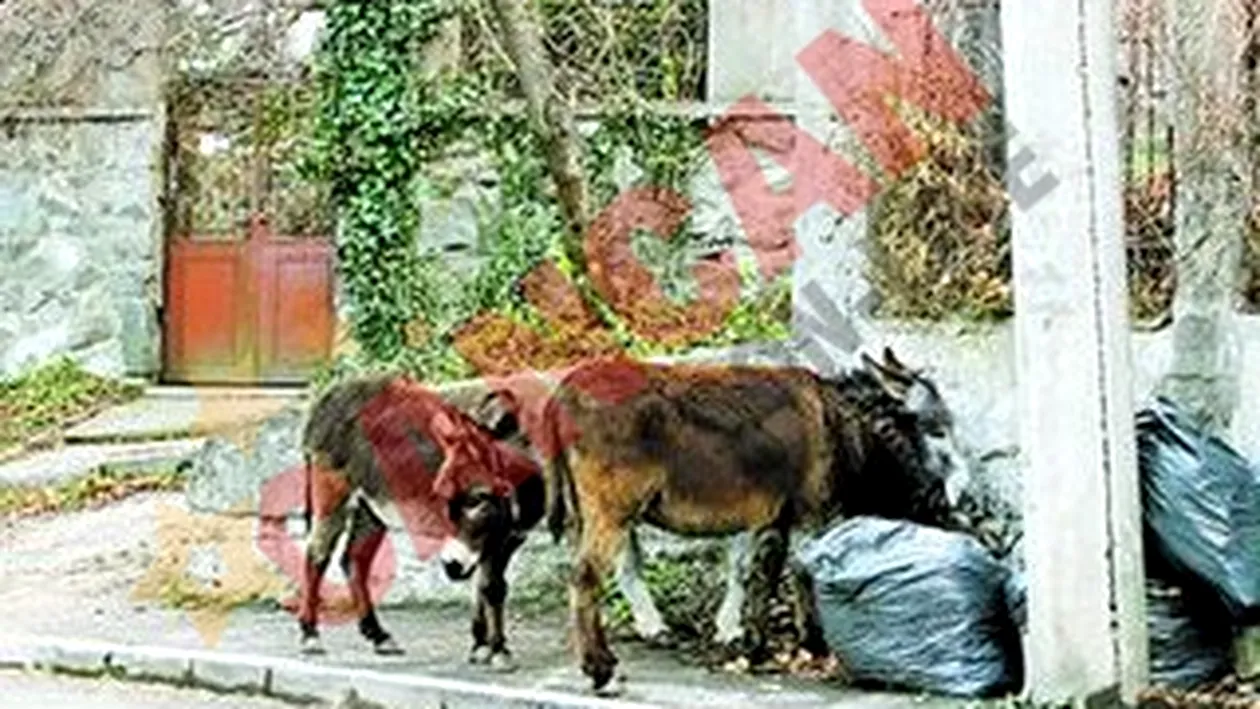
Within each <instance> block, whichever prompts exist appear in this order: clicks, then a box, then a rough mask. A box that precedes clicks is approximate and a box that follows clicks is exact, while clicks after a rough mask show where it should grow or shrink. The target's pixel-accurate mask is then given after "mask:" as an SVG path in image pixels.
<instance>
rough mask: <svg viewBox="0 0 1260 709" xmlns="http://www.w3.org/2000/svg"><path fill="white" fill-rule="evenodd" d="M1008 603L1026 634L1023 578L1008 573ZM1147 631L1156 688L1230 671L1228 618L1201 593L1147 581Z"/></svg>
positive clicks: (1203, 681) (1207, 680)
mask: <svg viewBox="0 0 1260 709" xmlns="http://www.w3.org/2000/svg"><path fill="white" fill-rule="evenodd" d="M1157 573H1158V572H1157ZM1006 598H1007V605H1008V607H1010V608H1011V609H1012V613H1013V615H1014V617H1015V620H1016V623H1017V624H1018V626H1019V627H1020V629H1021V630H1023V629H1025V628H1026V624H1027V614H1026V612H1025V610H1024V609H1025V608H1026V607H1027V586H1026V585H1025V583H1024V577H1023V574H1020V573H1019V572H1015V571H1013V572H1012V573H1011V575H1010V577H1009V580H1008V582H1007V585H1006ZM1146 628H1147V633H1148V636H1149V638H1150V647H1149V658H1150V668H1151V682H1152V683H1153V684H1154V685H1157V686H1163V687H1171V688H1175V689H1194V688H1197V687H1201V686H1204V685H1208V684H1211V683H1213V682H1216V681H1218V680H1220V679H1222V678H1224V677H1225V676H1227V675H1228V674H1229V673H1230V672H1231V671H1232V670H1233V664H1232V654H1231V646H1232V642H1233V630H1232V627H1231V625H1230V622H1229V618H1228V616H1227V615H1226V613H1225V611H1224V609H1222V608H1221V607H1220V604H1219V603H1218V602H1217V600H1216V598H1215V597H1214V596H1212V595H1211V594H1210V592H1208V591H1205V590H1204V589H1202V588H1197V589H1196V588H1194V587H1184V588H1183V587H1180V586H1177V585H1174V584H1173V583H1170V582H1168V581H1164V580H1162V579H1160V578H1158V577H1156V576H1149V575H1148V577H1147V579H1146Z"/></svg>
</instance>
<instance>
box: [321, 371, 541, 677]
mask: <svg viewBox="0 0 1260 709" xmlns="http://www.w3.org/2000/svg"><path fill="white" fill-rule="evenodd" d="M504 406H505V404H504V402H501V401H499V400H498V395H497V394H494V393H491V394H490V395H488V396H487V397H486V398H485V399H483V400H482V402H481V407H480V409H479V410H478V411H477V412H476V413H475V414H474V416H468V415H465V414H463V413H461V412H460V411H459V410H458V409H456V408H455V407H453V406H451V405H450V404H449V403H447V402H446V401H444V400H443V399H442V398H440V397H439V396H438V395H437V394H435V393H433V392H431V391H429V390H428V389H426V388H424V387H423V386H421V385H420V384H418V383H416V382H413V381H410V380H407V379H405V378H396V377H373V378H365V379H356V380H351V381H348V382H343V383H340V384H337V385H335V386H333V387H331V388H330V389H329V390H328V391H327V392H325V393H324V394H323V395H322V396H321V397H320V398H319V400H318V401H316V402H315V404H314V406H313V407H312V409H311V412H310V415H309V418H308V421H307V424H306V428H305V430H304V432H303V448H304V453H305V456H306V462H307V465H306V468H307V478H308V484H307V510H308V528H309V533H308V543H307V547H306V552H305V556H306V570H305V574H304V576H303V579H302V580H303V583H302V593H301V601H300V608H299V613H298V619H299V626H300V629H301V634H302V638H301V640H302V650H303V652H304V653H321V652H323V648H322V646H321V644H320V642H319V632H318V629H317V620H318V609H319V606H320V599H319V588H320V583H321V581H322V579H323V576H324V573H325V571H326V570H327V567H328V564H329V562H330V561H331V557H332V552H333V550H334V547H335V545H336V543H337V541H338V539H339V538H341V537H342V536H343V535H345V536H347V537H348V539H347V543H346V550H345V555H344V557H343V560H342V566H343V569H344V570H345V573H346V576H347V580H348V582H349V587H350V595H351V599H352V601H353V603H354V606H355V612H356V615H357V617H358V619H359V630H360V632H361V633H362V635H363V636H364V637H365V638H366V639H367V640H368V641H370V642H371V643H372V645H373V647H374V649H375V650H376V652H378V653H381V654H397V653H400V652H402V650H401V648H400V647H399V646H398V644H397V643H396V642H395V641H394V640H393V638H392V637H391V636H390V634H389V633H388V632H386V631H385V629H384V628H383V627H382V626H381V624H380V621H379V620H378V618H377V616H376V613H375V610H374V609H373V607H372V603H371V598H370V596H369V589H368V576H369V572H370V570H371V566H372V562H373V561H374V560H375V558H376V555H377V554H378V552H379V551H380V548H381V545H382V543H383V542H384V540H385V535H386V533H387V525H386V523H387V522H390V523H392V525H391V526H394V527H395V528H398V527H402V528H405V529H406V530H407V531H408V533H409V535H410V536H411V539H412V542H413V543H415V544H417V545H421V546H423V545H425V544H428V545H429V549H428V550H427V551H432V552H437V553H438V555H439V558H440V559H441V560H442V562H443V565H444V568H445V570H446V573H447V576H448V577H450V578H451V579H452V580H464V579H466V578H468V577H469V576H471V575H473V572H474V570H475V572H476V579H475V580H474V583H473V586H474V592H475V598H474V611H473V620H472V635H473V650H472V653H471V654H470V656H469V660H470V661H472V662H478V663H487V664H490V665H492V666H494V667H496V668H499V669H511V667H512V663H511V657H510V653H509V652H508V650H507V646H506V639H505V637H504V623H503V606H504V601H505V598H506V596H507V581H506V579H505V577H504V573H505V571H506V569H507V566H508V564H509V563H510V561H511V559H512V556H513V554H514V552H515V551H516V550H517V548H518V547H519V546H520V545H521V543H522V542H523V541H524V539H525V534H526V532H527V531H528V530H529V529H530V528H532V527H534V526H535V525H536V524H537V523H538V522H539V521H540V520H541V519H542V516H543V502H544V494H543V480H542V476H541V471H540V470H539V467H538V466H537V464H536V463H535V462H534V461H533V459H532V458H530V457H529V456H528V454H527V451H528V450H529V448H528V443H527V442H526V440H525V438H524V436H523V434H521V432H520V431H519V430H518V428H517V422H516V419H515V417H514V416H512V415H511V413H510V411H508V410H506V409H505V408H504ZM312 513H313V516H314V519H313V523H312V520H311V514H312ZM422 555H427V553H426V554H422Z"/></svg>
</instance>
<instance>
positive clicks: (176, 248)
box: [165, 218, 334, 384]
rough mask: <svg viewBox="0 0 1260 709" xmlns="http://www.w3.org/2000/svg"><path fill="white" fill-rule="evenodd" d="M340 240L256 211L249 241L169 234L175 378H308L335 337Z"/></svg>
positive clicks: (169, 371)
mask: <svg viewBox="0 0 1260 709" xmlns="http://www.w3.org/2000/svg"><path fill="white" fill-rule="evenodd" d="M332 258H333V249H332V245H331V244H330V243H329V242H328V241H326V240H317V239H310V238H302V239H284V238H278V237H276V236H275V235H273V234H272V233H271V230H270V229H269V228H268V226H267V224H266V222H265V221H264V220H263V219H261V218H255V219H254V220H253V221H252V223H251V225H250V229H249V232H248V237H247V238H245V239H243V240H230V241H224V240H219V241H201V240H197V239H195V238H191V237H187V236H185V237H179V238H174V239H172V240H170V241H169V242H168V249H167V275H166V308H165V330H166V333H165V335H166V337H165V339H166V363H165V364H166V366H165V372H166V377H165V378H166V379H167V380H168V381H174V382H188V383H267V384H281V383H300V382H304V381H305V380H306V379H307V378H309V377H310V375H311V374H312V373H313V371H314V370H315V368H316V367H318V366H319V365H320V363H322V362H324V361H326V360H327V358H328V357H329V354H330V352H331V349H332V340H333V327H334V317H333V298H332V291H333V287H332V283H333V281H332V279H333V271H332Z"/></svg>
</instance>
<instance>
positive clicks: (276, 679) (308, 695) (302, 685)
mask: <svg viewBox="0 0 1260 709" xmlns="http://www.w3.org/2000/svg"><path fill="white" fill-rule="evenodd" d="M351 673H352V671H351V670H345V669H341V668H336V667H322V666H319V665H315V664H309V663H305V662H297V661H294V660H282V659H277V660H274V661H273V662H272V663H271V682H270V684H269V686H268V688H267V693H268V694H270V695H272V696H276V697H282V698H285V699H296V700H301V699H313V700H316V701H323V702H328V703H333V704H335V703H336V702H339V701H341V699H342V698H343V697H345V696H346V694H347V693H348V691H349V690H350V688H351V681H350V678H349V675H350V674H351Z"/></svg>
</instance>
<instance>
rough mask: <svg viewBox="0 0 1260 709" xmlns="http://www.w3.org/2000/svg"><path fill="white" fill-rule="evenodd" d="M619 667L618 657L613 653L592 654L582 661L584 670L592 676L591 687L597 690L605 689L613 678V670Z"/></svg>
mask: <svg viewBox="0 0 1260 709" xmlns="http://www.w3.org/2000/svg"><path fill="white" fill-rule="evenodd" d="M616 667H617V658H615V657H613V656H612V653H597V654H591V655H588V656H587V657H586V659H584V660H583V661H582V672H583V673H584V674H585V675H586V676H587V677H590V678H591V689H593V690H595V691H596V692H598V691H600V690H601V689H603V688H604V687H605V686H606V685H607V684H608V682H609V681H611V680H612V678H613V670H614V669H616Z"/></svg>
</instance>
